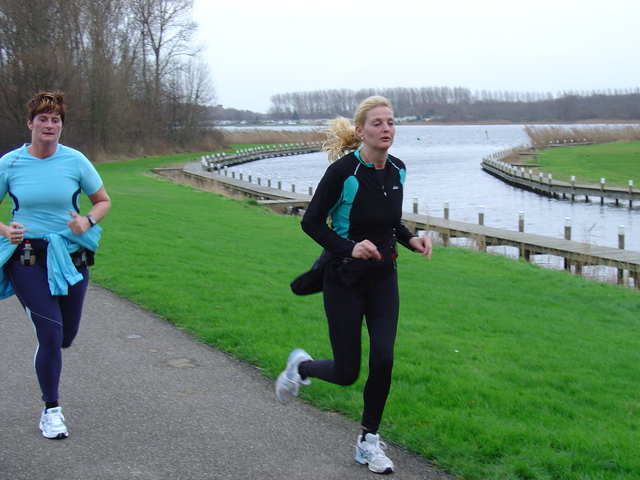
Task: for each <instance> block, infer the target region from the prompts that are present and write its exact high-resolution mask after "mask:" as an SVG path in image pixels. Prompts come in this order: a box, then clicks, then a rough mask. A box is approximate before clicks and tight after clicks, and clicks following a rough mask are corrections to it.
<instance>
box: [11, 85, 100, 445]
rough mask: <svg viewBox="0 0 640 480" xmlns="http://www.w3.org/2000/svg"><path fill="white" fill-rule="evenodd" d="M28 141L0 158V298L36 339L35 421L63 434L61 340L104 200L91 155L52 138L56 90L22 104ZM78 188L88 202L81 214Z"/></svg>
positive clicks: (78, 298) (83, 281)
mask: <svg viewBox="0 0 640 480" xmlns="http://www.w3.org/2000/svg"><path fill="white" fill-rule="evenodd" d="M27 110H28V119H27V126H28V127H29V130H31V143H30V144H25V145H23V146H22V147H20V148H18V149H16V150H13V151H11V152H9V153H7V154H6V155H4V156H3V157H2V158H0V201H1V200H2V199H4V197H5V195H7V194H8V195H9V197H10V198H11V201H12V203H13V210H12V220H11V222H10V223H9V224H8V225H7V224H4V223H2V222H0V234H1V235H2V237H4V238H0V264H2V265H4V268H3V269H2V277H1V278H0V298H5V297H7V296H9V295H11V294H13V293H15V294H16V295H17V296H18V299H19V300H20V302H21V303H22V305H23V307H24V309H25V312H26V313H27V316H28V317H29V319H30V320H31V322H32V323H33V325H34V327H35V331H36V336H37V339H38V348H37V350H36V356H35V370H36V375H37V377H38V382H39V384H40V389H41V391H42V399H43V400H44V402H45V405H44V409H43V410H42V413H41V415H40V429H41V431H42V435H43V436H44V437H46V438H52V439H57V438H66V437H67V436H68V430H67V427H66V426H65V424H64V422H65V419H64V416H63V415H62V410H61V407H60V406H59V404H58V385H59V382H60V372H61V369H62V350H61V349H62V348H67V347H69V346H71V343H72V342H73V339H74V338H75V336H76V334H77V332H78V326H79V324H80V317H81V313H82V304H83V301H84V296H85V292H86V289H87V284H88V282H89V269H88V265H91V264H92V263H93V254H94V252H95V250H96V248H97V246H98V239H99V238H100V232H101V230H102V229H101V228H100V227H99V226H97V224H98V223H99V222H100V221H101V220H102V219H103V218H104V217H105V216H106V215H107V212H109V209H110V208H111V200H110V199H109V196H108V195H107V192H106V191H105V189H104V186H103V185H102V180H101V179H100V176H99V175H98V173H97V172H96V169H95V168H94V167H93V165H92V164H91V162H90V161H89V160H88V159H87V158H86V157H85V156H84V155H83V154H82V153H80V152H79V151H77V150H74V149H72V148H69V147H65V146H64V145H61V144H60V143H58V141H59V139H60V133H61V132H62V127H63V125H64V120H65V114H66V103H65V99H64V95H63V94H62V93H60V92H54V93H49V92H40V93H38V94H36V95H35V96H34V97H33V98H32V99H31V100H30V101H29V103H28V104H27ZM81 192H84V193H85V194H87V195H88V197H89V200H90V201H91V208H90V210H89V211H88V212H87V213H86V214H85V215H80V208H79V197H80V193H81Z"/></svg>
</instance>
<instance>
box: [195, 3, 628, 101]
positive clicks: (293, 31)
mask: <svg viewBox="0 0 640 480" xmlns="http://www.w3.org/2000/svg"><path fill="white" fill-rule="evenodd" d="M194 13H195V19H196V21H197V22H198V24H199V34H198V39H199V41H201V42H203V43H204V44H205V45H206V49H205V51H204V58H205V60H206V61H207V63H208V65H209V66H210V68H211V73H212V77H213V80H214V83H215V88H216V93H217V100H218V103H219V104H221V105H223V106H224V107H226V108H237V109H240V110H252V111H255V112H262V113H266V111H267V110H268V109H269V107H270V105H271V102H270V97H271V96H272V95H275V94H278V93H288V92H303V91H313V90H330V89H342V88H347V89H351V90H358V89H360V88H374V89H375V88H395V87H414V88H419V87H464V88H468V89H470V90H471V91H472V92H476V91H479V90H490V91H515V92H545V93H546V92H551V93H553V94H557V93H561V92H564V91H568V90H571V91H578V92H582V91H587V92H589V91H592V90H604V89H627V88H635V87H640V26H639V21H640V0H605V1H602V0H599V1H596V0H580V1H578V0H536V1H524V0H387V1H380V0H360V1H353V0H314V1H310V0H195V12H194Z"/></svg>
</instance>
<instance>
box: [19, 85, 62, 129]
mask: <svg viewBox="0 0 640 480" xmlns="http://www.w3.org/2000/svg"><path fill="white" fill-rule="evenodd" d="M27 111H28V112H29V120H30V121H33V119H34V118H35V116H36V115H38V114H40V113H53V114H56V113H57V114H58V115H60V120H62V123H64V117H65V115H66V113H67V104H66V103H65V101H64V93H62V92H38V93H36V94H35V95H34V96H33V98H32V99H31V100H29V103H27Z"/></svg>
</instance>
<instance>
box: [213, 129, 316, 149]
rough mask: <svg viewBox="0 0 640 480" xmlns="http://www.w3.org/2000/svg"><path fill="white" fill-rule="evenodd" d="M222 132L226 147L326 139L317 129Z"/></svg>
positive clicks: (225, 130) (235, 130)
mask: <svg viewBox="0 0 640 480" xmlns="http://www.w3.org/2000/svg"><path fill="white" fill-rule="evenodd" d="M222 132H223V135H224V142H225V144H227V145H267V144H270V143H272V144H282V143H306V142H323V141H324V140H325V139H326V135H325V134H324V133H323V132H322V131H321V130H320V129H319V128H317V129H305V130H268V129H262V128H251V129H234V130H227V129H223V130H222Z"/></svg>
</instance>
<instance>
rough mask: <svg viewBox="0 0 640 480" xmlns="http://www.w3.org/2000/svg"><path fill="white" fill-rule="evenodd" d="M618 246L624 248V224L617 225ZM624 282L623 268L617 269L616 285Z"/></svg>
mask: <svg viewBox="0 0 640 480" xmlns="http://www.w3.org/2000/svg"><path fill="white" fill-rule="evenodd" d="M618 248H619V249H620V250H624V225H618ZM622 284H624V270H623V269H622V268H619V269H618V285H622Z"/></svg>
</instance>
